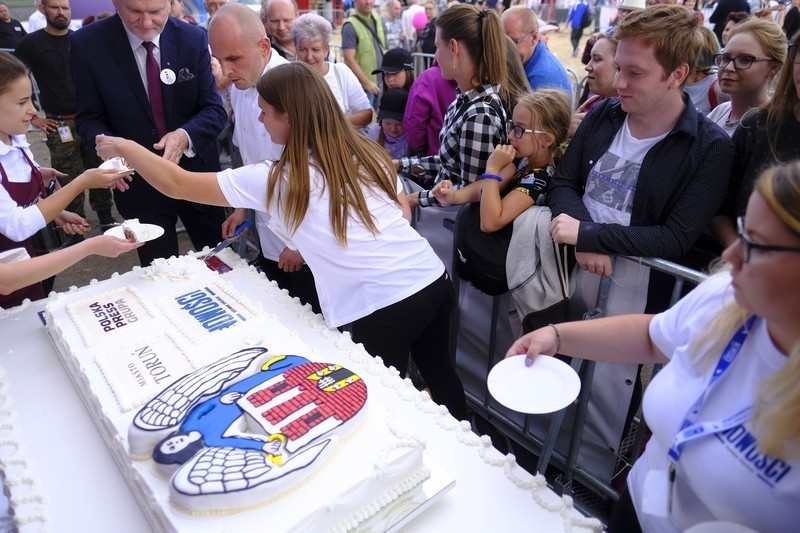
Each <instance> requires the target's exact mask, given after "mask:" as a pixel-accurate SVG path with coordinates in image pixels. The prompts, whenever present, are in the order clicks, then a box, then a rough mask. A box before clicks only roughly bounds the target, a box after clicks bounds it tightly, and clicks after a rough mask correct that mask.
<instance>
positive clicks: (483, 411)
mask: <svg viewBox="0 0 800 533" xmlns="http://www.w3.org/2000/svg"><path fill="white" fill-rule="evenodd" d="M459 218H460V217H456V220H455V221H451V220H446V221H445V227H447V228H448V229H451V230H452V231H453V234H454V236H455V235H457V233H458V232H459V231H463V229H462V228H460V227H459V226H460V224H459V222H460V220H459ZM457 254H458V252H457V251H454V254H453V261H454V263H453V264H454V265H455V264H456V263H455V262H456V261H458V257H457ZM617 259H618V260H626V261H633V262H636V263H638V264H641V265H645V266H647V267H649V268H650V269H651V270H656V271H660V272H663V273H666V274H668V275H670V276H671V277H672V278H674V279H675V286H674V289H673V291H672V294H671V298H670V304H669V305H670V306H671V305H673V304H674V303H675V302H677V301H678V300H679V299H680V298H681V295H682V293H683V290H684V286H685V284H686V283H691V284H699V283H700V282H702V281H703V280H704V279H706V277H707V275H706V274H703V273H701V272H698V271H695V270H692V269H689V268H686V267H684V266H682V265H678V264H676V263H673V262H670V261H666V260H664V259H656V258H640V257H627V256H619V257H618V258H617ZM452 270H453V272H452V280H453V284H454V288H455V294H456V295H457V298H458V295H460V294H462V291H461V286H460V285H461V279H460V276H459V275H458V271H457V270H456V269H455V268H453V269H452ZM611 281H612V280H611V278H610V277H604V278H603V279H602V280H601V282H600V286H599V289H598V293H597V300H596V304H595V307H594V308H593V309H591V310H589V311H587V312H586V314H585V315H584V319H586V320H592V319H595V318H600V317H602V316H604V315H605V309H606V303H607V300H608V295H609V291H610V287H611ZM501 298H502V297H501V296H496V297H493V298H492V305H491V323H490V324H491V325H490V333H489V339H488V344H489V349H488V350H487V352H488V354H489V356H488V361H487V364H486V375H485V376H484V383H485V378H486V376H488V373H489V371H490V370H491V368H492V367H493V365H494V364H495V363H496V360H495V359H496V357H495V351H496V349H497V346H496V343H497V335H496V333H497V330H498V317H499V316H500V312H501V309H500V306H499V302H500V301H501V300H500V299H501ZM462 312H463V311H462V310H461V309H459V306H458V302H457V308H456V311H455V312H454V313H453V315H454V316H453V322H452V325H451V358H452V359H453V361H454V362H455V360H456V355H457V346H456V345H457V342H458V336H459V335H460V334H461V333H462V331H460V330H459V322H460V315H461V313H462ZM595 364H596V363H595V362H594V361H588V360H582V359H573V360H572V362H571V366H572V368H573V369H574V370H575V371H576V372H578V374H579V376H580V379H581V392H580V394H579V396H578V398H577V399H576V400H575V402H573V404H572V405H570V406H568V407H567V408H565V409H562V410H561V411H559V412H557V413H555V414H553V415H552V418H551V419H550V423H549V426H547V432H546V436H545V437H544V439H542V438H540V437H539V436H537V435H536V434H534V433H533V431H532V422H533V420H534V416H536V415H524V417H517V418H521V419H522V421H521V422H520V420H519V419H517V420H515V419H514V418H515V417H513V416H511V415H509V413H508V412H503V411H502V410H500V409H499V408H498V404H497V403H496V402H494V401H493V400H492V399H491V398H490V395H489V392H488V389H487V390H486V391H485V392H484V393H483V394H480V393H478V394H476V393H475V392H474V391H470V390H467V391H466V394H467V403H468V405H469V407H470V408H471V409H472V410H473V411H474V412H475V413H476V414H478V415H479V416H481V417H482V418H484V419H485V420H487V421H489V422H490V423H491V424H492V425H493V426H494V428H495V429H497V430H498V431H499V432H500V433H501V434H502V435H503V436H505V437H506V438H507V439H511V440H512V441H513V442H514V443H515V444H517V445H518V446H521V447H522V448H524V449H525V450H526V451H528V452H530V453H532V454H534V455H535V456H537V457H538V462H537V465H536V472H540V473H542V474H543V475H544V474H545V473H546V472H547V469H548V466H550V465H552V466H554V467H555V468H557V469H558V470H559V471H560V472H561V475H560V476H559V477H558V478H557V479H556V480H554V481H552V480H551V484H552V486H553V489H554V490H556V492H559V493H560V494H562V495H570V496H573V499H574V503H575V506H576V507H577V508H578V509H580V510H581V511H582V512H584V513H585V514H591V515H597V514H598V513H597V512H596V510H594V509H592V508H591V507H590V506H588V505H586V504H584V503H583V502H582V501H581V498H578V497H576V494H575V491H576V488H577V487H576V485H575V483H576V482H577V483H579V484H580V485H582V486H583V487H584V488H585V489H588V490H589V491H591V493H592V494H593V495H595V496H599V497H601V498H603V499H604V500H606V501H608V500H611V501H617V500H618V499H619V494H618V493H617V490H616V489H615V488H614V487H613V486H612V484H611V481H612V480H611V479H610V480H605V479H601V478H600V477H598V476H597V475H595V474H593V473H592V472H589V471H587V470H585V469H583V468H581V466H580V465H578V464H577V459H578V453H579V451H580V445H581V437H582V433H583V428H584V425H585V422H586V418H587V413H588V406H589V400H590V397H591V392H592V380H593V376H594V370H595ZM462 370H464V369H462ZM569 409H574V413H575V417H574V422H573V427H572V432H571V434H570V438H569V448H568V450H567V452H566V454H564V453H563V452H561V451H559V450H557V449H556V440H557V438H558V435H559V431H560V430H561V426H562V423H563V421H564V418H565V415H566V413H567V412H568V410H569ZM634 427H635V431H633V436H632V442H633V443H632V444H630V445H628V446H627V447H626V448H624V447H623V446H620V447H619V449H618V455H617V462H618V465H619V463H620V462H624V463H626V464H633V462H634V461H635V460H636V458H637V457H638V455H639V452H640V449H641V445H642V442H643V440H644V437H645V433H646V428H645V425H644V422H643V421H642V420H640V419H638V418H637V417H634V419H633V422H632V423H631V424H630V426H629V427H628V428H626V430H625V433H624V435H625V434H629V433H630V431H631V428H634ZM628 440H630V439H628ZM623 448H624V449H623ZM615 470H616V468H615ZM612 479H613V478H612ZM581 490H584V489H581ZM598 518H601V519H603V517H602V516H599V517H598Z"/></svg>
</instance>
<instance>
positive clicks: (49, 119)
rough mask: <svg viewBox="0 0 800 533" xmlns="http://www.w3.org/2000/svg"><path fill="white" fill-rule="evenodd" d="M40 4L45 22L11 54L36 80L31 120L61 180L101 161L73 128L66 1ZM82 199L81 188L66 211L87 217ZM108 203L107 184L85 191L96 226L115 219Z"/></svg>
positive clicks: (71, 176) (102, 225)
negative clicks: (37, 109)
mask: <svg viewBox="0 0 800 533" xmlns="http://www.w3.org/2000/svg"><path fill="white" fill-rule="evenodd" d="M40 5H41V8H42V12H43V13H44V16H45V20H46V26H45V27H44V29H41V30H38V31H35V32H33V33H29V34H28V35H26V36H25V37H23V38H22V40H21V41H20V43H19V45H17V49H16V50H15V51H14V55H16V56H17V58H19V60H20V61H22V62H23V63H25V64H26V65H27V66H28V68H29V69H30V70H31V72H33V76H34V77H35V78H36V81H37V83H38V84H39V91H40V100H41V104H42V108H43V109H44V112H45V118H42V117H39V116H36V117H34V118H33V120H32V121H31V123H32V124H33V125H34V126H36V127H37V128H39V129H40V130H42V131H43V132H45V134H46V135H47V147H48V148H49V149H50V158H51V164H52V166H53V168H55V169H57V170H60V171H61V172H64V173H66V174H67V178H63V179H62V180H61V181H62V184H66V183H69V182H70V181H72V180H73V179H74V178H75V177H76V176H79V175H80V174H82V173H83V172H84V170H86V169H89V168H95V167H97V166H99V165H100V163H101V161H100V158H98V157H97V154H96V153H95V151H94V150H92V149H91V148H89V146H88V145H87V144H86V143H85V142H83V140H82V139H81V138H80V137H79V136H78V131H77V130H76V129H75V91H74V87H73V85H72V74H71V72H70V69H69V34H70V33H71V31H70V30H69V22H70V18H71V17H70V15H71V10H70V5H69V0H41V4H40ZM84 203H85V196H84V193H81V194H79V195H78V196H76V197H75V199H74V200H73V201H72V202H71V203H70V204H69V206H68V207H67V210H68V211H72V212H73V213H77V214H79V215H80V216H82V217H84V218H86V214H85V212H84ZM112 203H113V197H112V194H111V191H110V190H109V189H91V190H90V191H89V204H90V205H91V206H92V209H93V210H94V211H95V212H96V213H97V218H98V219H99V221H100V227H101V228H103V227H109V226H111V225H112V224H114V223H116V220H114V217H113V216H112V215H111V205H112Z"/></svg>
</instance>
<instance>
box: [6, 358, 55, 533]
mask: <svg viewBox="0 0 800 533" xmlns="http://www.w3.org/2000/svg"><path fill="white" fill-rule="evenodd" d="M29 470H30V469H29V465H28V460H27V459H25V450H24V449H23V447H22V445H21V444H20V442H19V438H18V430H17V426H16V415H15V413H14V410H13V405H12V404H11V398H10V397H9V394H8V385H7V383H6V379H5V372H4V371H3V369H2V368H0V489H1V488H2V487H3V486H5V493H6V495H7V497H8V500H9V504H10V507H11V509H12V510H13V513H12V516H11V518H10V519H11V521H12V522H13V525H14V529H15V530H22V531H25V532H28V531H47V530H48V529H49V528H50V526H51V524H50V521H49V520H48V518H47V500H46V499H45V497H44V496H43V495H42V493H41V491H40V489H39V481H38V479H37V478H35V477H33V476H32V475H31V474H30V472H29ZM5 525H7V524H3V523H2V522H0V527H4V526H5Z"/></svg>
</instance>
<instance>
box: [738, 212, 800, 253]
mask: <svg viewBox="0 0 800 533" xmlns="http://www.w3.org/2000/svg"><path fill="white" fill-rule="evenodd" d="M736 226H737V232H736V234H737V236H738V237H739V240H740V241H742V261H744V262H745V263H749V262H750V255H751V254H752V253H753V250H761V251H764V252H792V253H796V254H800V248H793V247H791V246H777V245H774V244H759V243H756V242H753V241H751V240H750V237H748V236H747V234H746V233H745V232H744V217H739V218H737V219H736Z"/></svg>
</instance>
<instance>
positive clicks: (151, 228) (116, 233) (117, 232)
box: [103, 224, 164, 242]
mask: <svg viewBox="0 0 800 533" xmlns="http://www.w3.org/2000/svg"><path fill="white" fill-rule="evenodd" d="M141 226H142V228H144V229H145V231H147V238H146V239H144V240H142V241H140V242H147V241H152V240H155V239H158V238H159V237H161V236H162V235H164V228H162V227H161V226H156V225H155V224H142V225H141ZM103 234H104V235H111V236H112V237H118V238H120V239H125V232H124V231H122V224H120V225H119V226H114V227H113V228H111V229H107V230H106V231H105V232H104V233H103Z"/></svg>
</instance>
